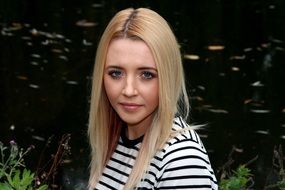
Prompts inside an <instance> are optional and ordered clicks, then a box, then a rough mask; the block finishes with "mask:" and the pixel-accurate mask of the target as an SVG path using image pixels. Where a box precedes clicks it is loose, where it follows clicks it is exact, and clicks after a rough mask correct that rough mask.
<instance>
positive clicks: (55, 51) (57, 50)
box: [51, 49, 63, 53]
mask: <svg viewBox="0 0 285 190" xmlns="http://www.w3.org/2000/svg"><path fill="white" fill-rule="evenodd" d="M51 51H52V52H54V53H62V52H63V51H62V50H61V49H51Z"/></svg>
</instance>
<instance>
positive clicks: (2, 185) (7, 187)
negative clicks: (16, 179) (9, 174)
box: [0, 182, 13, 190]
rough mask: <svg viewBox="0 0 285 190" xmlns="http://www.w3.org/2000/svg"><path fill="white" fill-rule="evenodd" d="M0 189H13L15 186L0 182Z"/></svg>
mask: <svg viewBox="0 0 285 190" xmlns="http://www.w3.org/2000/svg"><path fill="white" fill-rule="evenodd" d="M0 189H1V190H13V187H11V185H9V184H8V183H7V182H6V183H0Z"/></svg>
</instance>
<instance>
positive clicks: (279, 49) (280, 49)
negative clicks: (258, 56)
mask: <svg viewBox="0 0 285 190" xmlns="http://www.w3.org/2000/svg"><path fill="white" fill-rule="evenodd" d="M275 49H276V50H277V51H285V49H284V48H282V47H279V46H277V47H276V48H275Z"/></svg>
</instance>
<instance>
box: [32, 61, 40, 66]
mask: <svg viewBox="0 0 285 190" xmlns="http://www.w3.org/2000/svg"><path fill="white" fill-rule="evenodd" d="M31 65H34V66H38V65H39V63H38V62H35V61H32V62H31Z"/></svg>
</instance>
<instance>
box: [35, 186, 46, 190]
mask: <svg viewBox="0 0 285 190" xmlns="http://www.w3.org/2000/svg"><path fill="white" fill-rule="evenodd" d="M47 189H48V186H47V185H42V186H40V187H39V188H37V190H47Z"/></svg>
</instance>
